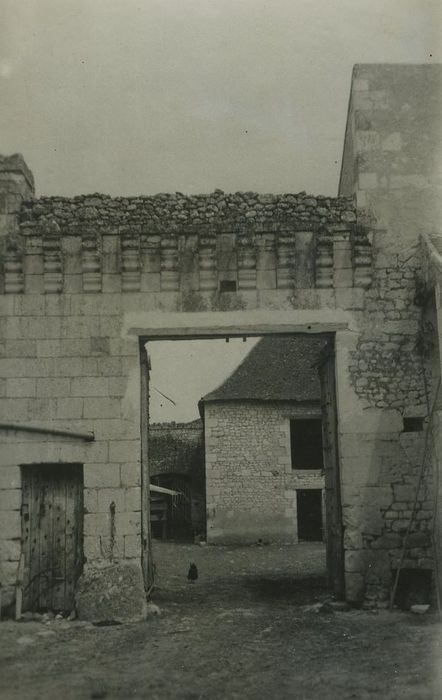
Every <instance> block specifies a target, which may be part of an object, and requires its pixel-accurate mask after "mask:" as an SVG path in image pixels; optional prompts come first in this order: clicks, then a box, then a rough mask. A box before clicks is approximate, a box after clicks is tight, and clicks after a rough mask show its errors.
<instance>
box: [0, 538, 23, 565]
mask: <svg viewBox="0 0 442 700" xmlns="http://www.w3.org/2000/svg"><path fill="white" fill-rule="evenodd" d="M20 554H21V540H19V539H15V540H0V571H1V568H2V567H1V562H2V561H15V562H17V561H18V560H19V559H20Z"/></svg>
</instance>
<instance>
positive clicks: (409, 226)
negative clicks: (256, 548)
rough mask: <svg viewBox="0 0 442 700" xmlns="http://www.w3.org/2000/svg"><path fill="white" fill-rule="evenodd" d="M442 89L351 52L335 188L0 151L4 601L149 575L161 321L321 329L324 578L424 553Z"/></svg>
mask: <svg viewBox="0 0 442 700" xmlns="http://www.w3.org/2000/svg"><path fill="white" fill-rule="evenodd" d="M441 95H442V72H441V70H440V67H437V66H407V65H403V66H391V65H389V66H383V65H374V66H371V65H360V66H356V67H355V69H354V73H353V81H352V91H351V98H350V106H349V113H348V120H347V130H346V136H345V145H344V153H343V161H342V175H341V183H340V190H339V196H338V197H322V196H311V195H307V194H305V193H298V194H282V195H272V194H266V195H264V194H256V193H250V192H246V193H235V194H224V193H223V192H221V191H220V190H217V191H215V192H213V193H212V194H205V195H192V196H185V195H181V194H174V195H172V194H159V195H155V196H146V197H120V198H111V197H108V196H105V195H99V194H92V195H84V196H79V197H74V198H71V199H69V198H64V197H41V198H35V197H34V181H33V176H32V174H31V172H30V171H29V169H28V167H27V165H26V163H25V161H24V160H23V158H22V157H21V156H19V155H14V156H10V157H2V158H1V160H0V257H1V263H0V329H1V338H0V396H1V402H0V411H1V415H0V442H1V445H0V582H1V585H2V600H3V605H6V606H8V605H11V604H13V602H14V600H15V598H16V594H17V591H21V593H22V594H23V601H24V605H25V606H27V607H28V608H29V609H32V608H33V607H35V606H38V605H41V601H42V600H47V599H48V596H52V597H55V598H56V599H57V600H58V601H59V600H62V601H63V602H61V603H57V606H59V607H61V606H64V607H69V605H70V604H71V602H70V601H71V599H72V593H71V592H72V590H73V589H74V588H75V587H76V585H77V581H78V579H79V577H80V575H81V574H82V580H87V581H89V582H91V581H93V586H92V584H91V585H90V586H89V589H88V590H89V591H92V590H94V587H96V588H97V590H98V589H99V588H100V584H99V582H97V581H98V578H99V577H100V575H102V576H103V577H106V580H108V581H111V582H112V581H113V580H114V578H113V574H112V573H111V572H110V571H108V572H107V573H106V574H104V573H100V572H105V571H106V569H109V568H110V569H112V567H113V571H115V572H117V570H118V567H129V568H127V569H124V571H130V572H131V576H127V577H123V578H122V580H126V578H127V580H128V581H129V580H132V579H135V578H136V573H134V571H135V570H136V569H137V568H138V570H140V567H141V570H142V572H143V574H144V581H145V585H146V586H148V585H149V566H150V561H149V536H150V534H149V512H148V509H149V456H148V450H147V435H146V434H145V433H146V431H147V420H146V415H145V404H146V400H147V398H146V397H147V384H148V376H147V370H146V368H147V362H146V357H145V349H144V345H145V343H146V342H147V341H148V340H149V339H161V338H186V337H225V336H228V335H235V334H236V335H247V334H248V333H249V334H250V333H252V334H255V335H256V334H259V335H262V336H266V335H278V334H296V333H303V334H306V333H307V334H324V333H325V334H328V337H331V338H332V352H331V354H330V356H329V365H328V369H327V371H326V372H325V373H323V374H324V375H326V376H327V377H328V384H327V387H328V393H327V391H326V392H325V393H324V397H323V398H324V402H325V403H324V405H325V406H326V408H324V410H327V411H328V413H327V415H326V416H325V418H326V421H325V425H326V427H325V438H326V442H327V441H328V442H327V449H328V454H329V464H328V466H327V465H326V472H327V469H328V472H329V480H328V486H327V476H326V520H328V523H326V537H327V548H328V564H329V574H330V573H331V576H329V578H330V581H331V583H333V585H334V586H335V590H336V591H337V592H338V593H339V594H341V595H343V596H345V598H346V599H347V600H348V601H350V602H361V601H363V600H364V599H366V598H368V599H371V600H373V601H385V600H387V599H388V597H389V596H390V595H391V593H392V590H393V589H394V586H395V582H397V574H396V572H397V571H398V569H401V570H403V571H409V570H420V571H430V572H431V571H433V570H434V567H435V557H436V555H437V552H438V548H437V546H435V544H434V542H435V541H436V542H438V541H439V540H438V537H439V535H438V533H440V524H438V523H436V524H435V522H434V519H435V514H436V513H437V509H436V502H437V501H436V496H437V493H436V488H435V484H436V483H438V484H439V489H440V488H441V484H442V479H440V478H439V479H438V480H436V478H435V477H436V474H437V470H438V469H439V458H438V455H439V454H441V451H440V445H438V442H439V436H440V430H439V429H438V426H439V422H440V405H441V396H440V394H441V392H440V391H439V386H440V383H439V377H440V359H439V351H438V348H439V328H440V320H439V314H440V280H441V274H442V273H441V271H442V257H441V255H440V253H439V251H438V244H439V243H440V239H441V235H442V233H441V231H440V221H441V218H442V217H441V213H442V212H441V211H440V208H441V202H442V197H441V196H440V178H439V179H438V178H437V172H436V166H437V163H438V162H439V164H440V149H441V144H440V127H439V124H440V114H441V104H440V96H441ZM294 167H295V165H294ZM323 386H324V382H323ZM327 387H326V388H327ZM330 387H332V388H330ZM324 415H325V414H323V418H324ZM330 455H331V457H330ZM30 475H31V476H30ZM272 478H275V477H272V475H268V479H269V485H270V484H271V480H272ZM45 479H46V480H47V488H45V486H44V483H43V482H44V480H45ZM327 499H328V500H327ZM27 506H28V516H29V518H28V519H27V518H26V507H27ZM439 510H440V508H439ZM49 513H50V516H49V515H48V514H49ZM57 513H59V514H60V521H57ZM35 514H37V515H39V518H37V517H34V515H35ZM48 518H49V519H48ZM67 520H69V524H67ZM37 521H38V522H40V523H42V525H41V526H38V527H37V526H35V523H36V522H37ZM62 521H63V523H64V524H63V527H62V525H61V523H62ZM28 530H29V532H28ZM49 535H50V536H49ZM65 542H68V543H70V544H68V545H65V544H63V546H67V547H68V548H70V550H71V551H72V552H73V555H72V557H71V558H70V559H69V561H70V562H71V564H69V566H68V567H67V568H63V569H60V568H58V567H57V561H58V560H57V547H59V546H60V543H65ZM134 567H135V569H134ZM330 567H331V568H330ZM439 569H441V567H439ZM121 570H123V569H121ZM116 580H119V579H116ZM138 580H139V579H138ZM336 581H341V583H336ZM80 597H81V592H80ZM122 599H123V600H126V597H125V596H123V598H122ZM83 600H85V598H84V596H83ZM65 601H66V602H65ZM114 602H115V601H114ZM114 602H113V603H112V604H113V605H114ZM100 604H101V603H100ZM88 605H89V602H88ZM97 605H98V603H97ZM123 607H124V606H123ZM140 611H142V606H138V608H137V613H136V614H137V615H138V614H141V613H140ZM132 612H133V611H132ZM104 614H105V613H104V612H103V610H101V609H100V615H101V616H103V615H104Z"/></svg>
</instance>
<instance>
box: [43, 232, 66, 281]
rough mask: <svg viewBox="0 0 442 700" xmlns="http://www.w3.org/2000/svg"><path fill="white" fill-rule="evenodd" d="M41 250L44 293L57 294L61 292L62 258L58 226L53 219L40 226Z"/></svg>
mask: <svg viewBox="0 0 442 700" xmlns="http://www.w3.org/2000/svg"><path fill="white" fill-rule="evenodd" d="M42 249H43V289H44V292H45V294H58V293H60V292H61V291H63V257H62V253H61V232H60V226H59V225H58V223H57V222H56V221H55V220H54V219H52V220H51V221H46V222H45V223H44V224H43V225H42Z"/></svg>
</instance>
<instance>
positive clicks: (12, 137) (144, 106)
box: [0, 0, 442, 196]
mask: <svg viewBox="0 0 442 700" xmlns="http://www.w3.org/2000/svg"><path fill="white" fill-rule="evenodd" d="M441 7H442V3H441V2H440V0H335V2H333V1H331V0H25V1H24V2H18V1H17V0H1V2H0V90H1V91H0V95H1V108H0V138H1V145H0V152H2V153H4V154H11V153H13V152H21V153H22V154H23V155H24V157H25V159H26V161H27V163H28V165H29V166H30V167H31V169H32V170H33V172H34V175H35V179H36V185H37V194H44V195H47V194H54V195H55V194H62V195H66V196H72V195H76V194H79V193H86V192H104V193H108V194H111V195H118V194H122V195H123V194H133V195H136V194H154V193H156V192H161V191H162V192H167V191H172V192H174V191H180V192H188V193H194V192H210V191H212V190H214V189H215V188H216V187H219V188H221V189H223V190H225V191H236V190H258V191H261V192H297V191H301V190H307V191H309V192H313V193H317V194H320V193H322V194H331V195H334V194H336V191H337V186H338V175H339V167H340V159H341V153H342V146H343V136H344V128H345V119H346V110H347V103H348V95H349V88H350V78H351V70H352V66H353V64H354V63H370V62H399V63H403V62H409V63H431V62H441V61H442V51H441V48H442V47H441V40H440V36H441V34H442V31H441V30H442V27H441V21H440V20H441ZM430 54H431V55H430Z"/></svg>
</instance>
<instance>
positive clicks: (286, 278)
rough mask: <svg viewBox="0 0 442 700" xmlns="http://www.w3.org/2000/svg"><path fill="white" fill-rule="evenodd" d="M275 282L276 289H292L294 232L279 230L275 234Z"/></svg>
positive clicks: (293, 283) (293, 280)
mask: <svg viewBox="0 0 442 700" xmlns="http://www.w3.org/2000/svg"><path fill="white" fill-rule="evenodd" d="M276 245H277V248H276V256H277V269H276V284H277V288H278V289H292V288H293V287H294V285H295V259H296V253H295V234H294V233H293V232H285V231H284V232H280V233H279V235H277V243H276Z"/></svg>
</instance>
